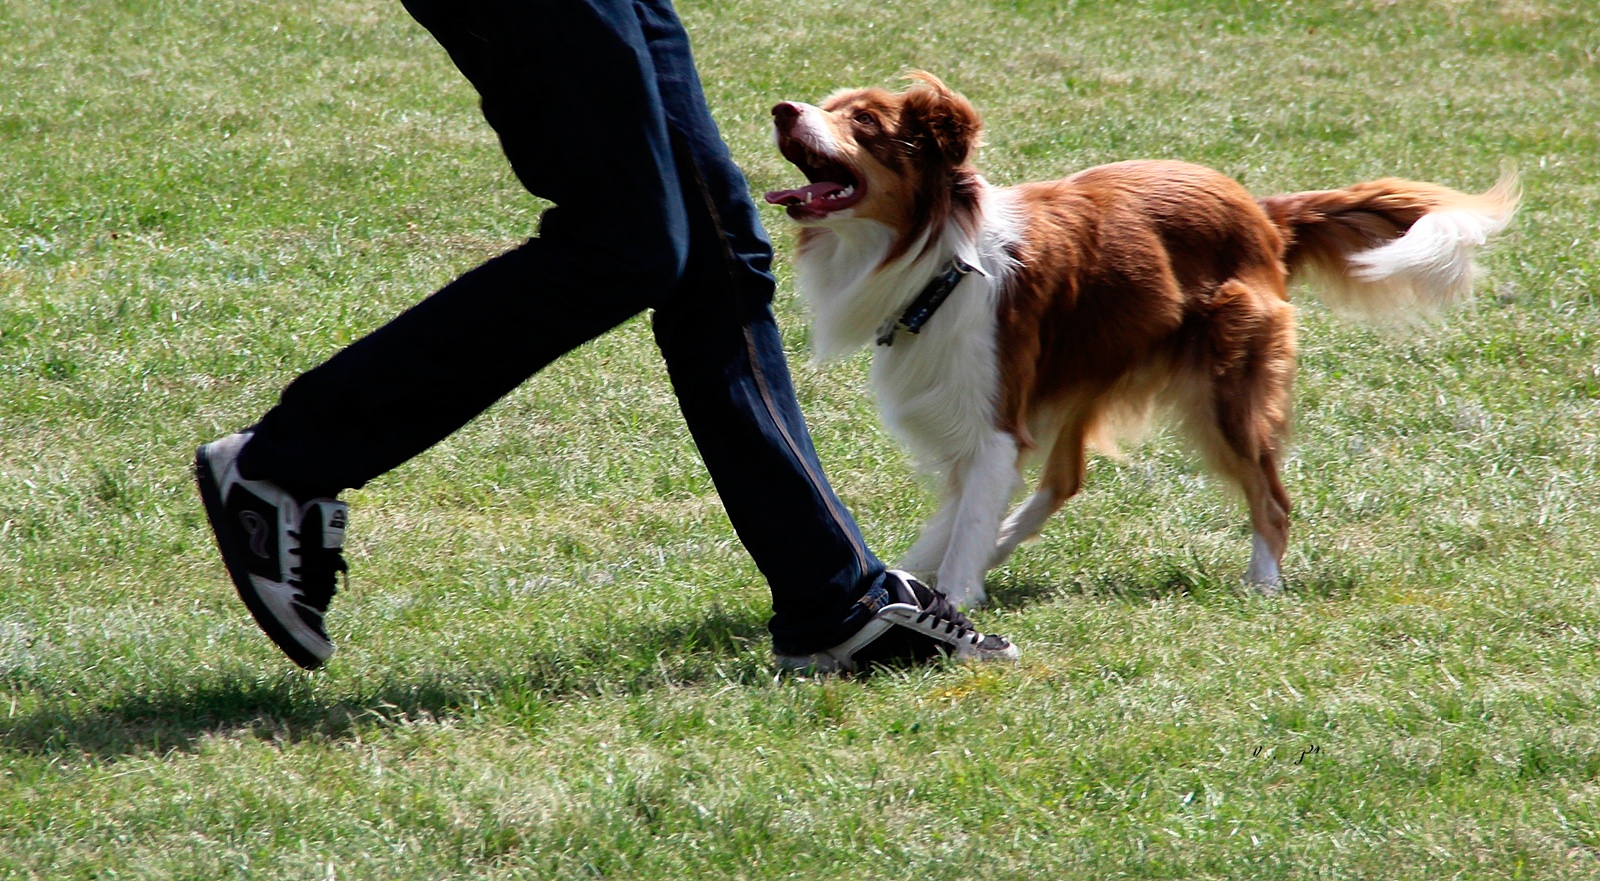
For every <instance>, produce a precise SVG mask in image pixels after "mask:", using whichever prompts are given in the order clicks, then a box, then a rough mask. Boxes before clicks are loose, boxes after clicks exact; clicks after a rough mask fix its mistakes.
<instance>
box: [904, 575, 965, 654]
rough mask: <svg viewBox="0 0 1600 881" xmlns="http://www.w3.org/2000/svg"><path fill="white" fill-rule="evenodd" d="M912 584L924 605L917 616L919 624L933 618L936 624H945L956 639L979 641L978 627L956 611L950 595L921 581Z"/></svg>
mask: <svg viewBox="0 0 1600 881" xmlns="http://www.w3.org/2000/svg"><path fill="white" fill-rule="evenodd" d="M912 584H913V587H912V590H913V591H914V592H915V593H916V595H917V604H918V605H920V606H921V607H922V613H921V614H919V615H918V616H917V623H918V624H922V623H925V622H926V621H927V620H928V619H929V618H933V619H935V622H936V623H935V626H937V625H938V624H943V625H944V632H945V633H946V634H954V635H955V638H956V639H970V640H971V641H972V642H973V643H977V641H978V629H977V628H976V627H973V626H972V622H971V621H969V620H968V619H967V616H966V615H963V614H961V613H960V612H958V611H956V607H955V606H953V605H951V603H950V599H949V598H948V597H946V596H945V595H944V594H943V593H941V592H940V591H937V590H934V589H933V588H931V587H928V586H927V585H925V584H922V583H920V582H912ZM919 588H920V589H919ZM968 634H971V636H970V637H969V636H968Z"/></svg>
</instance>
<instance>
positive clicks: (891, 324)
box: [878, 257, 974, 346]
mask: <svg viewBox="0 0 1600 881" xmlns="http://www.w3.org/2000/svg"><path fill="white" fill-rule="evenodd" d="M973 271H974V269H973V267H972V266H970V265H968V264H967V261H965V260H962V259H961V258H960V257H951V258H950V262H949V263H947V264H945V268H944V271H943V272H941V273H939V274H938V275H936V276H934V277H933V281H930V282H928V286H927V287H925V288H923V289H922V293H920V294H917V298H916V299H915V300H912V301H911V305H910V306H907V307H906V311H904V312H902V313H900V315H899V317H893V316H891V317H890V318H889V320H887V321H885V322H884V323H883V325H882V326H880V327H879V328H878V345H880V346H892V345H894V335H895V333H896V332H897V331H900V330H904V331H905V332H906V333H921V332H922V326H923V325H924V324H927V323H928V319H929V318H932V317H933V313H934V311H935V310H937V309H938V308H939V306H940V305H941V304H943V303H944V301H945V298H946V297H948V296H950V292H951V291H953V290H955V289H956V285H958V284H960V283H961V279H963V278H966V276H967V273H969V272H973Z"/></svg>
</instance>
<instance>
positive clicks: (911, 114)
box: [900, 70, 983, 167]
mask: <svg viewBox="0 0 1600 881" xmlns="http://www.w3.org/2000/svg"><path fill="white" fill-rule="evenodd" d="M906 78H907V79H909V80H912V84H911V87H910V88H908V89H906V92H905V95H904V96H903V98H902V99H901V105H900V124H901V127H902V128H903V129H904V130H905V133H906V134H907V135H910V140H911V141H912V143H914V144H916V145H917V148H918V149H919V151H930V152H932V153H934V154H936V155H937V156H938V157H939V158H941V159H942V160H943V161H944V162H946V163H948V164H949V165H950V166H951V167H957V166H961V165H965V164H966V163H967V161H968V160H970V159H971V158H972V154H973V153H974V151H976V150H977V148H978V144H979V141H978V136H979V134H980V133H981V132H982V130H983V124H982V121H981V120H979V118H978V111H977V110H975V109H973V107H972V104H971V103H969V102H968V101H967V99H966V98H964V97H962V96H961V95H959V94H957V93H956V92H952V91H951V90H950V88H949V87H948V86H946V85H945V84H944V83H943V82H941V81H940V80H939V78H938V77H936V76H934V75H933V74H931V73H928V72H927V71H923V70H914V71H912V72H910V73H909V74H907V75H906Z"/></svg>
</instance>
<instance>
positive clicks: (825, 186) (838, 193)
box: [767, 137, 867, 220]
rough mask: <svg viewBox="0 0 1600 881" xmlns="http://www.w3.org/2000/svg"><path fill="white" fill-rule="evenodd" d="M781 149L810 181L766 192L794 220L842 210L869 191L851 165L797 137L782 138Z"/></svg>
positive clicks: (812, 217)
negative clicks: (813, 148)
mask: <svg viewBox="0 0 1600 881" xmlns="http://www.w3.org/2000/svg"><path fill="white" fill-rule="evenodd" d="M778 150H779V151H780V152H781V153H783V158H785V159H787V160H789V161H790V162H792V163H794V165H795V167H796V168H798V169H800V171H801V172H803V173H804V174H805V176H806V180H809V181H811V183H810V184H808V185H806V186H803V187H800V188H798V189H793V190H773V191H772V192H770V193H768V194H767V201H768V202H771V203H772V204H774V205H782V206H784V208H785V209H787V210H788V212H789V216H790V217H792V218H794V219H795V220H814V219H817V218H820V217H826V216H827V215H829V214H832V213H834V212H835V211H843V210H844V209H846V208H849V207H850V206H851V205H854V204H856V203H857V202H859V201H861V199H862V197H863V196H865V195H866V194H867V187H866V182H865V181H863V180H862V179H861V178H859V177H858V176H856V173H855V172H854V171H852V170H850V167H849V166H847V165H845V164H844V163H842V162H840V161H839V160H837V159H832V158H830V157H827V156H823V155H822V154H820V153H817V152H816V151H814V150H812V149H811V148H809V147H807V146H806V145H805V144H802V143H800V141H799V140H798V139H796V138H791V137H784V138H780V139H779V141H778Z"/></svg>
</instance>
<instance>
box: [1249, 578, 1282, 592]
mask: <svg viewBox="0 0 1600 881" xmlns="http://www.w3.org/2000/svg"><path fill="white" fill-rule="evenodd" d="M1243 580H1244V586H1245V589H1247V590H1249V591H1251V592H1253V593H1258V594H1260V595H1262V596H1264V597H1280V596H1283V590H1284V587H1283V576H1281V575H1278V576H1274V577H1272V578H1265V579H1258V578H1252V577H1250V576H1248V575H1247V576H1245V577H1244V579H1243Z"/></svg>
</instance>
